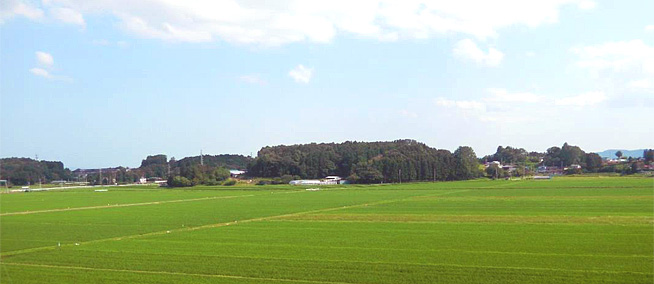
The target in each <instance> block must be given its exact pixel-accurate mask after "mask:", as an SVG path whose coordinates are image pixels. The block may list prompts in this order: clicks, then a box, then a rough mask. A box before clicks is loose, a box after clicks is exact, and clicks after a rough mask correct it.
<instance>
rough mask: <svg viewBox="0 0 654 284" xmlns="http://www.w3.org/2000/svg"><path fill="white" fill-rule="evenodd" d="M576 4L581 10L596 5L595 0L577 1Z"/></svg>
mask: <svg viewBox="0 0 654 284" xmlns="http://www.w3.org/2000/svg"><path fill="white" fill-rule="evenodd" d="M577 6H578V7H579V9H581V10H592V9H595V6H597V4H596V3H595V1H589V0H584V1H581V2H579V3H578V4H577Z"/></svg>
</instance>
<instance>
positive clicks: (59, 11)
mask: <svg viewBox="0 0 654 284" xmlns="http://www.w3.org/2000/svg"><path fill="white" fill-rule="evenodd" d="M48 12H49V14H50V17H52V18H53V19H55V20H57V21H60V22H63V23H66V24H73V25H79V26H82V27H86V22H85V21H84V17H83V16H82V14H81V13H80V12H77V11H75V10H73V9H70V8H60V7H57V8H52V9H50V10H49V11H48Z"/></svg>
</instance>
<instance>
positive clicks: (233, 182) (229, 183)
mask: <svg viewBox="0 0 654 284" xmlns="http://www.w3.org/2000/svg"><path fill="white" fill-rule="evenodd" d="M235 184H236V180H234V179H229V180H227V181H225V183H223V185H226V186H231V185H235Z"/></svg>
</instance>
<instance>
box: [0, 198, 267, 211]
mask: <svg viewBox="0 0 654 284" xmlns="http://www.w3.org/2000/svg"><path fill="white" fill-rule="evenodd" d="M252 196H256V194H248V195H229V196H211V197H200V198H189V199H175V200H163V201H149V202H140V203H125V204H108V205H98V206H85V207H73V208H58V209H46V210H35V211H20V212H7V213H1V214H0V216H13V215H27V214H39V213H52V212H64V211H79V210H91V209H105V208H116V207H131V206H144V205H157V204H165V203H179V202H191V201H202V200H213V199H230V198H238V197H252Z"/></svg>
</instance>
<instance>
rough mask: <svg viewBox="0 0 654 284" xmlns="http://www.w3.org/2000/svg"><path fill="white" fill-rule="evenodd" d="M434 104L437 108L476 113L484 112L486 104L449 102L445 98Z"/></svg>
mask: <svg viewBox="0 0 654 284" xmlns="http://www.w3.org/2000/svg"><path fill="white" fill-rule="evenodd" d="M435 103H436V105H437V106H442V107H449V108H458V109H461V110H478V111H485V110H486V104H484V103H483V102H481V101H457V100H449V99H445V98H437V99H436V101H435Z"/></svg>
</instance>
